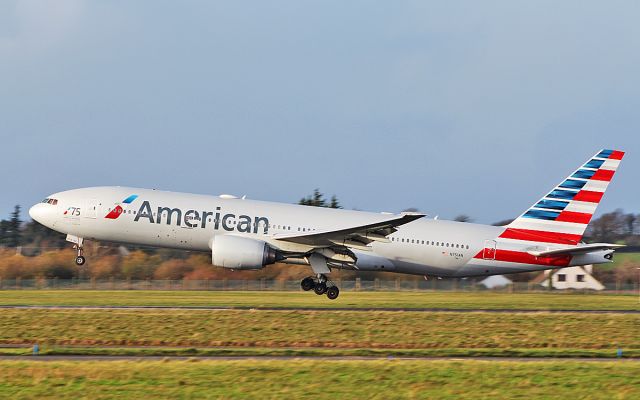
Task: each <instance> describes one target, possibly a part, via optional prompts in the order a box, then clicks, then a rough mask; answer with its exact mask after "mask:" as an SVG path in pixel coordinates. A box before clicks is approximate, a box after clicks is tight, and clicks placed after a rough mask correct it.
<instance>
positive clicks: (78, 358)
mask: <svg viewBox="0 0 640 400" xmlns="http://www.w3.org/2000/svg"><path fill="white" fill-rule="evenodd" d="M7 360H14V361H15V360H20V361H161V360H175V361H185V360H210V361H233V360H280V361H287V360H318V361H331V360H334V361H335V360H337V361H349V360H354V361H377V360H390V361H391V360H415V361H442V360H444V361H469V360H475V361H502V362H514V361H517V362H522V361H526V362H545V361H580V362H612V361H615V362H640V358H619V359H618V358H580V357H567V358H559V357H358V356H344V357H341V356H334V357H322V356H321V357H314V356H193V357H183V356H143V357H141V356H78V355H68V356H65V355H60V356H32V355H28V356H0V361H7Z"/></svg>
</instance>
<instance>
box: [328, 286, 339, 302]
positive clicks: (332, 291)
mask: <svg viewBox="0 0 640 400" xmlns="http://www.w3.org/2000/svg"><path fill="white" fill-rule="evenodd" d="M339 294H340V289H338V287H337V286H331V287H330V288H329V289H327V297H328V298H329V300H335V299H337V298H338V295H339Z"/></svg>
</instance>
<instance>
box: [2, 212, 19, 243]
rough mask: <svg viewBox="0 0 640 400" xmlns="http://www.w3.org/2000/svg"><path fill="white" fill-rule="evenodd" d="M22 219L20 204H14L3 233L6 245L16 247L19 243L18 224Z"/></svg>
mask: <svg viewBox="0 0 640 400" xmlns="http://www.w3.org/2000/svg"><path fill="white" fill-rule="evenodd" d="M21 225H22V221H21V220H20V206H19V205H16V206H15V208H14V209H13V212H12V213H11V218H10V219H9V223H8V224H7V228H8V229H7V231H6V233H5V243H6V245H7V247H18V246H20V244H21V240H20V239H21V237H20V236H21V235H20V226H21Z"/></svg>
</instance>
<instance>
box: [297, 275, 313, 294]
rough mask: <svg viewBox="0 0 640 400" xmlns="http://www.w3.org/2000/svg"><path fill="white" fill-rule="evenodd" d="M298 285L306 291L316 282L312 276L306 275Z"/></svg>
mask: <svg viewBox="0 0 640 400" xmlns="http://www.w3.org/2000/svg"><path fill="white" fill-rule="evenodd" d="M300 286H301V287H302V290H304V291H305V292H308V291H309V290H311V289H313V288H314V287H315V286H316V283H315V282H314V281H313V278H311V277H306V278H304V279H303V280H302V282H300Z"/></svg>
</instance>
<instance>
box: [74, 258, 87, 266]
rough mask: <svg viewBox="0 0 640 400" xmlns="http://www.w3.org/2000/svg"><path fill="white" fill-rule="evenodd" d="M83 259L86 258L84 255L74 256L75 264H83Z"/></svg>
mask: <svg viewBox="0 0 640 400" xmlns="http://www.w3.org/2000/svg"><path fill="white" fill-rule="evenodd" d="M85 261H86V260H85V258H84V256H78V257H76V265H84V263H85Z"/></svg>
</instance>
